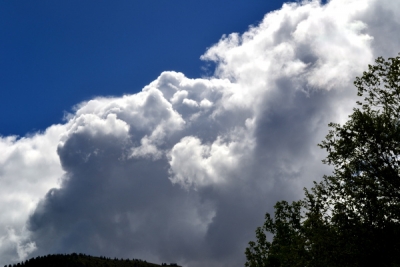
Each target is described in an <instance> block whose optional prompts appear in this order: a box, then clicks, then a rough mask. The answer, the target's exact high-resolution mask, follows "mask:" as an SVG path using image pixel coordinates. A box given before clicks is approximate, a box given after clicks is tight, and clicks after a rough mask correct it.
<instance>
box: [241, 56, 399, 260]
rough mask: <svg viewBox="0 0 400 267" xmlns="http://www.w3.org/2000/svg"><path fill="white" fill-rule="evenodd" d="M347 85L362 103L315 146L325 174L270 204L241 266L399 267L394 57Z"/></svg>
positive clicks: (396, 72) (380, 61)
mask: <svg viewBox="0 0 400 267" xmlns="http://www.w3.org/2000/svg"><path fill="white" fill-rule="evenodd" d="M354 85H355V86H356V87H357V89H358V96H360V97H362V96H364V99H363V100H362V101H358V102H357V104H358V107H357V108H354V110H353V113H352V114H351V115H350V116H349V120H348V122H346V123H345V124H344V125H339V124H337V123H331V124H329V126H330V127H331V130H330V131H329V134H328V135H327V136H326V139H325V140H324V141H322V143H321V144H319V146H320V147H321V148H323V149H325V150H326V151H327V152H328V156H327V158H326V159H325V160H323V163H325V164H329V165H332V166H334V171H333V173H332V175H330V176H324V177H323V180H322V182H320V183H316V182H314V187H313V188H311V190H310V191H309V190H307V189H305V197H304V199H303V200H300V201H295V202H293V203H291V204H289V203H288V202H286V201H280V202H278V203H276V205H275V214H274V215H275V216H274V219H273V218H272V217H271V215H270V214H268V213H267V214H266V216H265V223H264V225H263V226H262V227H259V228H257V230H256V238H257V241H256V242H253V241H251V242H249V247H248V248H247V249H246V252H245V254H246V257H247V262H246V264H245V266H247V267H260V266H400V177H399V176H400V168H399V164H400V56H397V57H396V58H389V59H388V60H385V59H383V58H382V57H379V58H378V59H377V60H376V64H375V65H370V66H369V69H368V71H366V72H364V73H363V75H362V77H357V78H356V80H355V82H354ZM268 233H269V234H271V236H272V240H271V241H269V240H268V239H267V234H268Z"/></svg>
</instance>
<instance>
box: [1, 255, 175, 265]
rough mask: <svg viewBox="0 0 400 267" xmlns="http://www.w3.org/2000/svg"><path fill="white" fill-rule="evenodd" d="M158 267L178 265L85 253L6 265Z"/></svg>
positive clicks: (42, 257) (34, 259) (38, 258)
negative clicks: (95, 255)
mask: <svg viewBox="0 0 400 267" xmlns="http://www.w3.org/2000/svg"><path fill="white" fill-rule="evenodd" d="M55 266H57V267H158V266H178V265H176V264H165V263H162V264H161V265H159V264H155V263H150V262H146V261H143V260H139V259H117V258H114V259H112V258H106V257H93V256H89V255H85V254H76V253H72V254H68V255H64V254H56V255H47V256H39V257H35V258H31V259H29V260H26V261H24V262H21V263H17V264H9V265H5V266H4V267H55Z"/></svg>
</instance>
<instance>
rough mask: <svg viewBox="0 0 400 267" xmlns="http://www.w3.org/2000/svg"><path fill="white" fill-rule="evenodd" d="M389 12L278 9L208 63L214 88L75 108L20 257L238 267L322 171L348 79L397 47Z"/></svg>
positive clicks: (175, 80)
mask: <svg viewBox="0 0 400 267" xmlns="http://www.w3.org/2000/svg"><path fill="white" fill-rule="evenodd" d="M381 3H383V4H381ZM376 5H382V8H376ZM392 5H393V6H392ZM389 7H390V8H389ZM398 8H400V7H399V6H398V5H394V4H390V3H389V2H378V1H372V0H368V1H361V0H360V1H344V0H332V1H330V2H329V3H328V4H326V5H323V6H321V5H320V4H319V2H318V1H311V2H305V3H303V4H299V3H291V4H285V5H284V6H283V8H282V9H280V10H278V11H275V12H273V13H270V14H267V15H266V16H265V18H264V20H263V21H262V22H261V23H260V25H257V26H254V27H252V28H250V29H249V30H248V31H247V32H246V33H244V34H243V35H239V34H231V35H228V36H225V37H224V38H222V39H221V40H220V41H219V42H218V43H217V44H215V45H214V46H212V47H211V48H210V49H208V50H207V52H206V53H205V54H204V55H203V56H202V59H203V60H208V61H212V62H215V64H216V66H217V68H216V72H215V75H214V76H213V77H208V78H201V79H188V78H186V77H185V76H184V74H182V73H176V72H164V73H162V74H161V75H160V76H159V77H158V78H157V79H156V80H155V81H153V82H152V83H150V84H149V85H148V86H146V87H145V88H144V89H143V90H142V92H140V93H138V94H134V95H127V96H123V97H115V98H97V99H93V100H91V101H89V102H85V103H81V104H79V105H78V106H77V107H76V111H75V113H74V114H70V116H69V121H68V122H67V123H66V124H65V125H63V126H62V127H64V128H63V130H62V131H61V132H62V133H61V134H60V137H59V144H58V149H57V152H58V156H59V159H60V162H61V166H62V167H63V169H64V171H65V174H64V175H63V176H62V179H61V181H62V182H61V184H60V185H59V186H58V187H56V188H54V189H51V190H49V191H48V192H47V194H46V195H45V197H44V198H43V199H42V200H41V201H40V203H39V204H37V206H36V209H35V211H34V212H32V214H31V215H30V216H29V219H28V222H27V227H28V228H27V231H26V232H27V234H25V237H24V238H23V239H21V241H20V242H19V244H20V246H23V245H24V244H34V245H35V246H36V250H35V251H34V252H32V253H31V254H30V255H31V256H33V255H38V254H47V253H67V252H73V251H77V252H84V253H90V254H94V255H107V256H110V257H115V256H116V257H129V258H133V257H134V258H143V259H146V260H148V261H156V262H168V261H170V262H172V261H177V262H179V263H181V264H182V265H184V266H190V267H197V266H243V263H244V261H245V257H244V249H245V247H246V245H247V242H248V241H250V240H252V239H254V230H255V229H256V227H257V226H259V225H261V223H262V222H263V218H264V213H265V212H267V211H268V212H271V211H272V207H273V205H274V204H275V202H276V201H278V200H282V199H286V200H294V199H298V198H300V197H301V196H302V194H303V193H302V188H303V187H305V186H310V185H311V182H312V181H313V180H318V179H320V178H321V177H322V175H323V174H326V173H329V172H330V171H331V169H330V168H329V167H328V166H324V165H322V163H321V159H323V158H324V155H325V154H324V152H323V151H321V150H320V149H319V148H318V147H317V143H319V142H320V141H321V140H323V138H324V136H325V135H326V134H327V131H328V129H327V124H328V123H329V122H331V121H337V122H343V121H344V120H345V119H346V117H347V115H348V114H349V112H351V110H352V107H353V105H354V101H355V97H356V91H355V89H354V87H353V85H352V81H353V79H354V78H355V76H357V75H359V74H361V73H362V71H363V70H364V69H365V68H366V67H367V64H368V63H372V60H373V59H374V58H375V57H377V56H379V55H380V53H384V54H385V53H391V52H390V51H392V50H394V49H395V47H396V46H398V45H399V40H397V39H396V38H395V37H394V38H393V39H391V40H393V44H390V45H389V46H387V45H386V43H387V42H388V41H387V40H388V39H389V38H392V37H390V36H388V33H387V31H389V32H390V29H394V28H396V27H398V26H399V21H398V20H397V18H395V16H394V14H395V12H389V11H388V10H389V9H395V10H398ZM383 10H385V11H383ZM383 15H384V16H385V18H382V16H383ZM374 17H376V19H373V18H374ZM386 17H388V18H386ZM339 18H340V19H339ZM382 27H385V29H388V30H387V31H380V30H379V29H381V28H382ZM396 53H397V52H396ZM53 147H55V146H53ZM47 190H48V189H47ZM25 216H26V217H27V216H28V215H27V213H25ZM26 217H25V218H26ZM33 242H34V243H33ZM4 247H5V248H6V247H7V246H4ZM32 250H33V248H32V249H29V248H28V249H27V250H26V251H28V252H31V251H32ZM4 253H8V252H6V251H5V250H4Z"/></svg>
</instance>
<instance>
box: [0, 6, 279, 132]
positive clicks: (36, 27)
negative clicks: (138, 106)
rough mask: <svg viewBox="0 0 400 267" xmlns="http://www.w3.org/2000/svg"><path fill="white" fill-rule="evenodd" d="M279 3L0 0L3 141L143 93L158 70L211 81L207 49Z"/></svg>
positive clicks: (0, 130) (1, 120)
mask: <svg viewBox="0 0 400 267" xmlns="http://www.w3.org/2000/svg"><path fill="white" fill-rule="evenodd" d="M282 3H283V1H281V0H274V1H266V0H250V1H245V0H233V1H227V0H212V1H211V0H204V1H187V0H171V1H164V0H146V1H126V0H123V1H76V0H73V1H25V0H22V1H1V2H0V40H2V41H1V42H0V72H1V73H2V75H1V77H0V95H1V100H2V104H1V105H0V134H1V135H3V136H7V135H20V136H24V135H25V134H26V133H29V132H35V131H38V130H44V129H45V128H46V127H48V126H50V125H51V124H54V123H59V122H61V121H62V118H63V115H64V111H70V110H71V107H72V106H73V105H75V104H77V103H79V102H81V101H84V100H88V99H91V98H93V97H94V96H108V95H115V96H119V95H122V94H131V93H134V92H137V91H140V90H141V89H142V88H143V86H145V85H147V84H148V83H149V82H151V81H153V80H154V79H155V78H156V77H157V76H158V75H160V73H161V72H162V71H165V70H174V71H180V72H183V73H185V75H186V76H188V77H191V78H197V77H201V76H204V75H210V74H212V71H213V68H212V66H208V65H207V64H206V63H204V62H202V61H201V60H200V59H199V57H200V56H201V55H202V54H203V53H204V52H205V51H206V49H207V47H210V46H211V45H212V44H214V43H216V42H217V41H218V40H219V39H220V38H221V36H222V35H223V34H229V33H232V32H243V31H245V30H247V29H248V27H249V25H252V24H257V23H258V22H259V21H261V20H262V18H263V16H264V15H265V14H266V13H267V12H268V11H271V10H275V9H277V8H280V7H281V6H282ZM207 66H208V71H206V70H205V69H204V68H205V67H207Z"/></svg>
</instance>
